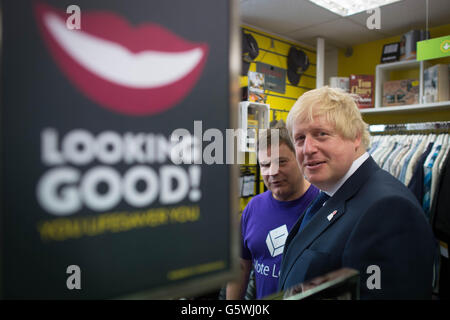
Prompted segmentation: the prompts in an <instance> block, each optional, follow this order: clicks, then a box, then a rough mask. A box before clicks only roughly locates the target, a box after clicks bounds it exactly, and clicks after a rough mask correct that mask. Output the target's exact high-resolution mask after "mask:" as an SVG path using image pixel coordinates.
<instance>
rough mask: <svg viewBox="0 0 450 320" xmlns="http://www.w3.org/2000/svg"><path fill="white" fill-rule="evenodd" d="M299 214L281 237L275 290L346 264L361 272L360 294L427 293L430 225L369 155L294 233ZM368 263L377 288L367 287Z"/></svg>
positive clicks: (394, 296) (418, 296) (385, 296)
mask: <svg viewBox="0 0 450 320" xmlns="http://www.w3.org/2000/svg"><path fill="white" fill-rule="evenodd" d="M334 210H337V213H336V214H335V215H334V216H333V218H332V219H331V220H329V219H328V218H327V216H329V214H330V213H332V212H333V211H334ZM302 219H303V216H301V217H300V219H299V220H298V221H297V223H296V224H295V225H294V227H293V228H292V230H291V232H290V233H289V236H288V238H287V240H286V243H285V247H284V256H283V261H282V264H281V269H280V270H281V271H280V279H279V289H280V290H285V289H288V288H290V287H292V286H294V285H296V284H298V283H301V282H304V281H307V280H310V279H312V278H314V277H317V276H320V275H323V274H325V273H328V272H331V271H334V270H337V269H339V268H342V267H349V268H353V269H356V270H358V271H359V272H360V279H361V283H360V293H361V299H430V298H431V293H432V276H433V255H434V252H435V249H436V243H435V240H434V237H433V234H432V231H431V227H430V225H429V224H428V222H427V221H426V218H425V215H424V213H423V211H422V208H421V206H420V205H419V203H418V202H417V199H416V198H415V197H414V196H413V194H412V193H411V192H410V191H409V190H408V188H406V187H405V186H404V185H403V184H402V183H401V182H400V181H398V180H397V179H395V178H394V177H393V176H391V175H390V174H389V173H388V172H386V171H384V170H382V169H380V167H379V166H378V165H377V164H376V163H375V161H374V160H373V159H372V158H371V157H370V158H369V159H367V160H366V161H365V162H364V163H363V164H362V165H361V166H360V167H359V168H358V169H357V170H356V172H355V173H354V174H353V175H352V176H351V177H350V178H349V179H348V180H347V181H346V182H345V183H344V185H342V187H341V188H340V189H339V190H338V191H337V192H336V193H335V194H334V196H333V197H331V198H330V199H329V200H328V201H327V202H326V204H325V206H323V207H322V208H321V209H320V210H319V211H318V212H317V213H316V214H315V215H314V217H313V219H312V220H311V221H310V222H309V223H308V225H306V227H305V228H304V229H303V230H302V231H301V232H300V233H297V231H298V228H299V226H300V223H301V220H302ZM371 265H376V266H378V267H379V268H380V280H381V282H380V284H381V289H376V288H375V289H369V288H368V285H367V282H368V281H367V280H369V283H373V279H374V277H373V276H372V275H374V271H372V268H369V269H368V267H369V266H371ZM371 276H372V277H371ZM369 277H370V278H369Z"/></svg>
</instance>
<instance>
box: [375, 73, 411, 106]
mask: <svg viewBox="0 0 450 320" xmlns="http://www.w3.org/2000/svg"><path fill="white" fill-rule="evenodd" d="M418 103H419V80H417V79H406V80H394V81H386V82H385V83H384V84H383V106H384V107H388V106H402V105H410V104H418Z"/></svg>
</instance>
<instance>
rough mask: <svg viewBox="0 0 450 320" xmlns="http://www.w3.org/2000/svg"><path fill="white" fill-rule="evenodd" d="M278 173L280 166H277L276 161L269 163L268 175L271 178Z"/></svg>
mask: <svg viewBox="0 0 450 320" xmlns="http://www.w3.org/2000/svg"><path fill="white" fill-rule="evenodd" d="M279 171H280V166H279V163H278V161H272V162H271V163H270V168H269V175H271V176H274V175H277V174H278V172H279Z"/></svg>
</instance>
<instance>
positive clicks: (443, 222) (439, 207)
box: [431, 152, 450, 244]
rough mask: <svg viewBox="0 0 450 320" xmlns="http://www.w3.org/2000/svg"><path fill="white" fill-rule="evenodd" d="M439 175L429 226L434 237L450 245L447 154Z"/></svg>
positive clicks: (449, 160) (449, 173) (448, 157)
mask: <svg viewBox="0 0 450 320" xmlns="http://www.w3.org/2000/svg"><path fill="white" fill-rule="evenodd" d="M444 162H445V164H444V166H443V169H442V172H441V175H440V181H439V185H438V187H437V190H436V194H435V197H434V200H433V207H432V210H431V224H432V227H433V231H434V234H435V236H436V237H437V238H438V239H439V240H441V241H444V242H446V243H447V244H449V243H450V197H449V194H450V156H449V153H448V152H447V154H446V156H445V159H444Z"/></svg>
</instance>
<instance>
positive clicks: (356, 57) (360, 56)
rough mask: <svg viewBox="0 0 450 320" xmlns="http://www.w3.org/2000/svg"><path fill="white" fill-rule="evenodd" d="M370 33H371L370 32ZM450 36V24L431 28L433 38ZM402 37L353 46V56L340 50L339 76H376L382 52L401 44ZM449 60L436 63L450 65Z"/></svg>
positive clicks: (437, 60) (439, 60) (440, 60)
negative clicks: (346, 54)
mask: <svg viewBox="0 0 450 320" xmlns="http://www.w3.org/2000/svg"><path fill="white" fill-rule="evenodd" d="M368 32H370V31H368ZM449 34H450V24H448V25H444V26H440V27H436V28H431V29H430V36H431V38H438V37H442V36H446V35H449ZM401 36H402V35H398V36H396V37H391V38H386V39H382V40H378V41H373V42H368V43H363V44H359V45H355V46H353V55H352V56H351V57H346V56H345V50H344V49H340V50H339V53H338V76H339V77H348V76H350V74H352V73H355V74H372V75H375V67H376V66H377V64H379V63H380V58H381V51H382V49H383V46H384V45H385V44H387V43H392V42H399V41H400V38H401ZM449 62H450V61H449V59H447V58H446V59H436V60H434V61H433V64H436V63H449Z"/></svg>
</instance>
